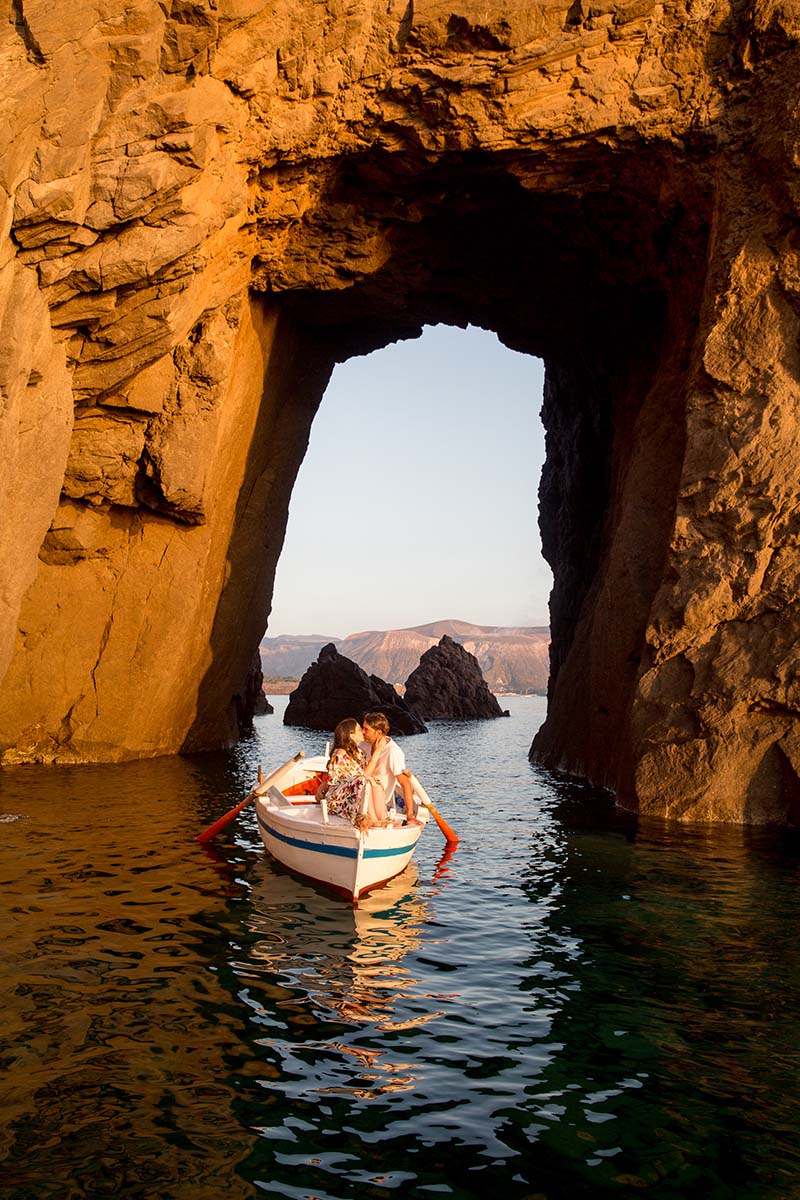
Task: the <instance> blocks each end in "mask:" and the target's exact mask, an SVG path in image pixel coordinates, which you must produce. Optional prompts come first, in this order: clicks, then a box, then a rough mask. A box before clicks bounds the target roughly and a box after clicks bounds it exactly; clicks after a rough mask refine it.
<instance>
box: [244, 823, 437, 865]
mask: <svg viewBox="0 0 800 1200" xmlns="http://www.w3.org/2000/svg"><path fill="white" fill-rule="evenodd" d="M258 823H259V825H260V826H261V828H262V829H265V830H266V831H267V833H269V834H270V835H271V836H272V837H274V838H277V839H278V841H279V842H285V843H286V845H287V846H297V847H298V848H299V849H300V850H313V851H314V852H315V853H317V854H335V855H337V856H338V857H339V858H358V850H357V849H355V848H353V847H350V846H326V845H324V844H323V843H322V842H307V841H305V840H304V839H303V838H294V837H289V836H288V834H285V833H279V832H278V830H277V829H273V827H272V826H271V825H268V824H267V823H266V821H265V820H263V818H262V817H261V816H260V814H259V817H258ZM415 844H416V843H415V842H411V843H410V845H407V846H396V847H390V848H388V849H386V850H365V851H364V858H392V857H394V856H395V855H396V854H407V853H408V851H409V850H413V849H414V846H415Z"/></svg>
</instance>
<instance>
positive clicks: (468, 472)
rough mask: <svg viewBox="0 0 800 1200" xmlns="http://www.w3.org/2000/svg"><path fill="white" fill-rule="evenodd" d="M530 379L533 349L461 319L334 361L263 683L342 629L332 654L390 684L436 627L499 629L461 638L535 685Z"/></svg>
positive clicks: (293, 513)
mask: <svg viewBox="0 0 800 1200" xmlns="http://www.w3.org/2000/svg"><path fill="white" fill-rule="evenodd" d="M542 386H543V366H542V364H541V362H540V361H539V360H536V359H533V358H531V357H530V356H528V355H522V354H518V353H516V352H514V351H511V350H509V349H508V348H507V347H504V346H503V345H502V344H501V343H500V342H499V340H498V339H497V338H496V337H495V336H494V335H493V334H490V333H487V332H486V331H484V330H480V329H475V328H473V327H469V328H468V329H466V330H462V329H458V328H455V327H452V326H437V327H426V328H425V329H424V330H423V333H422V335H421V337H420V338H419V339H414V340H406V341H401V342H398V343H394V344H393V345H391V346H387V347H385V348H384V349H382V350H379V351H375V352H373V353H371V354H368V355H366V356H358V357H354V358H351V359H349V360H348V361H347V362H346V363H343V364H340V365H338V366H337V367H336V368H335V369H334V371H333V373H332V376H331V380H330V383H329V385H328V387H327V389H326V392H325V395H324V398H323V401H322V403H321V405H320V409H319V412H318V413H317V415H316V417H315V419H314V424H313V426H312V431H311V437H310V440H309V447H308V451H307V452H306V455H305V458H304V460H303V463H302V466H301V467H300V470H299V472H298V477H297V481H296V483H295V486H294V489H293V492H292V499H291V503H290V507H289V520H288V525H287V532H286V538H285V541H284V544H283V549H282V551H281V556H280V559H279V562H278V568H277V572H276V578H275V590H274V594H273V601H272V610H271V613H270V619H269V626H268V629H267V636H266V639H265V642H264V643H263V644H262V658H263V661H264V672H265V676H267V677H272V678H274V681H275V686H276V688H278V689H280V687H281V685H282V684H283V681H284V680H285V679H288V678H291V677H294V678H295V679H296V678H298V677H299V675H300V674H302V673H303V671H304V670H305V668H306V666H308V665H309V664H310V662H311V661H313V659H314V658H315V657H316V652H317V651H318V649H319V647H320V646H321V645H323V644H325V643H326V642H328V641H334V640H336V641H342V640H343V639H345V638H346V639H347V641H346V642H345V644H344V645H343V646H341V647H340V650H341V652H342V653H343V654H345V655H347V656H348V657H355V659H356V661H358V662H359V665H361V666H363V667H364V668H365V669H366V670H367V673H368V674H371V673H375V674H377V675H379V676H383V677H385V678H387V679H388V681H389V682H390V683H392V684H395V685H397V684H400V685H403V684H404V683H405V680H406V678H407V676H408V675H409V674H410V672H411V670H413V669H414V667H416V665H417V662H418V658H419V653H421V650H420V649H419V645H418V643H419V641H420V637H421V636H433V634H432V633H431V634H428V632H427V627H428V626H431V625H432V624H434V623H435V624H436V625H437V627H438V625H440V624H441V625H442V632H449V633H451V634H453V635H454V636H456V637H457V638H460V637H461V636H464V637H467V636H469V637H473V638H480V636H481V628H480V627H485V630H484V633H485V634H486V635H488V633H489V630H490V629H491V630H493V631H496V632H495V633H493V637H494V641H493V642H492V643H491V645H481V646H480V649H479V650H478V647H474V649H476V651H478V652H479V654H480V656H481V658H482V666H483V667H484V669H485V670H486V671H487V672H488V680H489V684H490V687H492V688H494V689H499V690H501V691H510V692H514V691H520V692H534V691H537V692H539V693H542V692H543V691H545V690H546V686H547V674H548V670H547V632H546V629H547V624H548V617H547V613H548V601H549V593H550V588H551V586H552V575H551V572H550V570H549V567H548V565H547V563H546V562H545V561H544V559H543V558H542V555H541V545H540V538H539V530H538V486H539V478H540V475H541V469H542V465H543V461H544V431H543V428H542V425H541V420H540V416H539V411H540V408H541V400H542ZM443 623H444V624H443ZM445 624H446V625H447V626H448V627H447V628H446V629H445V628H444V625H445ZM468 625H469V626H473V627H474V628H473V629H471V630H468V629H467V626H468ZM422 626H425V627H426V629H425V630H422V629H420V628H419V627H422ZM462 627H463V628H462ZM388 631H392V636H391V637H386V638H382V637H381V636H380V634H383V633H387V632H388ZM501 631H502V632H501ZM528 631H530V632H528ZM498 636H500V637H502V639H503V640H502V642H499V643H498V642H497V637H498ZM406 643H408V646H406ZM267 691H268V692H269V688H268V687H267Z"/></svg>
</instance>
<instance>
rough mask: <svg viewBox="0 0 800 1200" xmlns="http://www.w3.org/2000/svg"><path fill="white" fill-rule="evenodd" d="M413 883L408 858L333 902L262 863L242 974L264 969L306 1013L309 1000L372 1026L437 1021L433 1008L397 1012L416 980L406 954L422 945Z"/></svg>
mask: <svg viewBox="0 0 800 1200" xmlns="http://www.w3.org/2000/svg"><path fill="white" fill-rule="evenodd" d="M417 883H418V877H417V870H416V866H415V864H413V863H412V864H410V866H409V868H408V870H407V871H404V872H403V874H402V876H398V877H397V878H395V879H393V880H391V881H390V882H389V883H388V884H386V886H385V887H382V888H381V889H380V890H379V891H374V892H372V893H371V894H370V895H369V896H367V897H366V898H365V899H363V900H361V901H360V902H359V904H358V905H356V906H353V907H350V906H345V905H341V904H332V903H331V900H330V898H329V897H328V896H326V895H324V894H323V893H322V892H321V891H317V890H315V889H314V888H312V887H311V886H308V885H306V884H304V883H303V882H302V881H300V880H297V879H295V878H294V877H293V876H292V875H290V874H284V873H283V872H282V870H281V867H280V866H279V865H273V864H267V863H265V878H264V879H263V881H262V882H260V883H259V884H258V885H257V887H256V890H255V892H254V894H253V910H252V911H251V912H250V914H249V915H248V918H247V921H248V926H249V929H250V932H251V933H252V934H255V935H256V938H257V940H256V941H254V942H253V941H251V942H249V946H248V956H247V957H248V962H247V965H246V967H245V964H244V963H240V964H237V966H238V970H239V973H240V974H257V975H261V974H264V973H265V972H266V973H268V975H269V978H270V979H271V980H272V981H273V984H277V985H278V986H280V985H281V984H283V985H284V986H286V987H287V988H288V989H289V990H287V993H286V997H285V1000H284V1002H283V1003H284V1006H289V1005H294V1004H297V1006H298V1012H302V1013H303V1014H305V1015H306V1016H307V1014H308V1004H309V1002H310V1003H311V1008H312V1010H314V1011H316V1012H318V1013H320V1014H323V1013H326V1012H327V1013H328V1014H331V1015H333V1014H335V1016H336V1017H337V1018H340V1019H342V1020H345V1021H348V1022H352V1023H354V1024H356V1025H372V1026H374V1027H376V1028H377V1029H386V1030H390V1029H391V1030H395V1029H400V1028H405V1027H407V1026H409V1025H414V1024H419V1023H421V1022H422V1021H425V1022H427V1021H430V1020H434V1019H435V1018H436V1016H438V1015H439V1014H438V1013H437V1012H436V1011H432V1012H430V1013H425V1015H424V1016H423V1017H420V1016H419V1015H414V1016H411V1017H408V1018H406V1019H401V1020H398V1019H397V1014H396V1013H395V1008H396V1005H397V1004H398V1002H400V1001H402V1000H403V999H404V998H405V997H408V996H409V995H411V994H412V993H413V991H414V989H415V988H416V986H417V985H418V980H417V979H416V978H415V977H414V976H413V975H412V974H411V972H410V971H409V968H408V966H407V965H405V961H404V960H405V959H406V958H407V957H408V955H409V954H413V952H414V951H416V950H418V949H419V946H420V940H421V932H422V928H423V926H424V925H425V923H426V922H427V921H429V920H430V912H429V909H428V904H427V902H426V901H425V900H423V899H421V898H420V895H419V889H418V887H417ZM298 990H299V993H300V995H301V996H302V997H303V998H302V999H298ZM384 1065H385V1064H384Z"/></svg>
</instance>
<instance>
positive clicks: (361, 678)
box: [283, 642, 426, 734]
mask: <svg viewBox="0 0 800 1200" xmlns="http://www.w3.org/2000/svg"><path fill="white" fill-rule="evenodd" d="M368 712H382V713H385V715H386V717H387V718H388V720H389V727H390V733H392V734H397V733H400V734H410V733H425V732H426V729H425V725H424V724H423V722H422V721H421V720H420V718H419V717H418V716H417V714H416V713H415V712H413V711H412V710H411V709H410V707H409V706H408V704H407V703H406V702H405V700H404V699H403V698H402V696H399V695H398V694H397V692H396V691H395V690H394V688H393V687H392V686H391V685H390V684H388V683H386V682H385V681H384V680H383V679H379V678H378V676H377V675H367V673H366V671H363V670H362V669H361V667H359V666H358V665H357V664H356V663H354V662H353V661H352V660H351V659H349V658H345V657H344V655H343V654H340V653H339V651H338V650H337V649H336V647H335V645H334V644H333V642H330V643H329V644H328V645H327V646H323V648H322V649H321V650H320V652H319V658H318V659H317V661H316V662H315V663H312V664H311V666H310V667H309V668H308V670H307V671H306V673H305V675H304V676H303V678H302V679H301V680H300V683H299V684H298V685H297V688H296V689H295V691H293V692H292V694H291V696H290V697H289V703H288V704H287V706H286V712H285V714H284V718H283V722H284V724H285V725H304V726H307V727H308V728H310V729H324V730H326V731H329V730H332V729H334V728H335V727H336V726H337V725H338V724H339V722H340V721H343V720H344V719H345V717H355V718H356V719H357V720H359V721H360V720H361V719H362V718H363V716H364V714H365V713H368Z"/></svg>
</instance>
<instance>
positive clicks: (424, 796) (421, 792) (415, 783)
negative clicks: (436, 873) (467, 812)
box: [411, 775, 458, 846]
mask: <svg viewBox="0 0 800 1200" xmlns="http://www.w3.org/2000/svg"><path fill="white" fill-rule="evenodd" d="M411 784H412V787H413V788H414V794H415V795H416V796H419V798H420V800H421V802H422V803H423V804H424V805H425V807H426V808H427V810H428V812H429V813H430V814H431V816H432V817H433V819H434V821H435V822H436V824H437V825H438V826H439V828H440V829H441V831H442V833H443V834H444V837H445V839H446V841H447V844H448V846H456V845H458V838H457V837H456V835H455V833H453V830H452V829H451V828H450V826H449V825H448V824H447V821H445V819H444V817H443V816H441V815H440V814H439V813H438V812H437V811H436V809H435V808H434V807H433V804H432V803H431V798H430V796H429V795H428V793H427V792H426V791H425V788H424V787H423V786H422V784H421V783H420V781H419V780H418V779H417V777H416V775H412V776H411ZM412 815H413V814H412Z"/></svg>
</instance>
